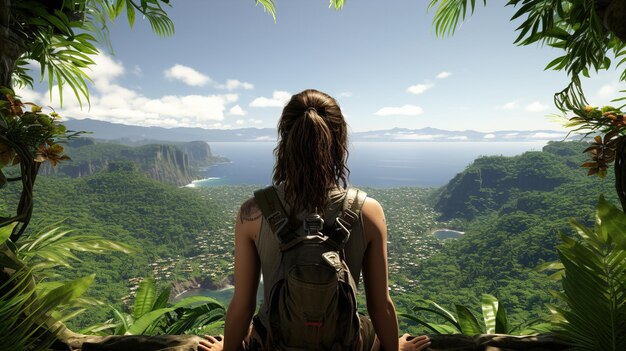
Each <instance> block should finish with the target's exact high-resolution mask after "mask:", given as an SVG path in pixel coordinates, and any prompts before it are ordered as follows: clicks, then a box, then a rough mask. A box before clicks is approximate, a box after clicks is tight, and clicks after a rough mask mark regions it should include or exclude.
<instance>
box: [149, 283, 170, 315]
mask: <svg viewBox="0 0 626 351" xmlns="http://www.w3.org/2000/svg"><path fill="white" fill-rule="evenodd" d="M171 292H172V289H171V287H169V286H168V287H167V288H165V289H163V291H161V293H160V294H159V296H158V297H157V298H156V300H154V305H153V306H152V309H153V310H156V309H159V308H164V307H167V303H168V301H169V300H170V294H171Z"/></svg>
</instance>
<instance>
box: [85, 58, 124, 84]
mask: <svg viewBox="0 0 626 351" xmlns="http://www.w3.org/2000/svg"><path fill="white" fill-rule="evenodd" d="M92 59H93V61H94V63H95V64H94V65H92V66H90V71H91V72H88V73H87V74H88V75H89V77H91V79H92V80H93V81H94V83H95V84H98V82H101V83H102V82H109V81H111V80H113V79H115V78H117V77H119V76H121V75H122V74H124V66H123V65H122V63H121V62H117V61H114V60H113V58H111V56H109V55H106V54H100V55H96V56H92Z"/></svg>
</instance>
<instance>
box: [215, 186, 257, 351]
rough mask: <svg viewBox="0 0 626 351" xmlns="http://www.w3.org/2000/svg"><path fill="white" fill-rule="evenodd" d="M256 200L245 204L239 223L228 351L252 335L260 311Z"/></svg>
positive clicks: (228, 317) (226, 329) (228, 316)
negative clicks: (250, 332)
mask: <svg viewBox="0 0 626 351" xmlns="http://www.w3.org/2000/svg"><path fill="white" fill-rule="evenodd" d="M261 220H262V216H261V210H259V208H258V207H257V205H256V202H255V201H254V198H251V199H249V200H248V201H246V202H244V203H243V204H242V205H241V208H240V210H239V214H238V215H237V222H236V224H235V292H234V295H233V298H232V300H231V301H230V305H228V310H227V312H226V325H225V327H224V350H226V351H235V350H238V349H239V348H240V347H241V342H242V341H243V339H244V338H245V336H246V335H247V333H248V328H249V327H250V321H251V320H252V316H253V315H254V311H255V308H256V292H257V288H258V286H259V275H260V261H259V255H258V253H257V251H256V246H255V244H254V239H255V238H256V235H257V234H258V233H259V229H260V227H261Z"/></svg>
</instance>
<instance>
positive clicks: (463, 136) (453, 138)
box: [448, 135, 467, 140]
mask: <svg viewBox="0 0 626 351" xmlns="http://www.w3.org/2000/svg"><path fill="white" fill-rule="evenodd" d="M448 139H450V140H467V136H465V135H455V136H451V137H448Z"/></svg>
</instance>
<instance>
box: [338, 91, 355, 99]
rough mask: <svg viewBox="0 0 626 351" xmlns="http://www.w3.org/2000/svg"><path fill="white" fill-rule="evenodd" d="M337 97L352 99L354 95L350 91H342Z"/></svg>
mask: <svg viewBox="0 0 626 351" xmlns="http://www.w3.org/2000/svg"><path fill="white" fill-rule="evenodd" d="M337 96H338V97H340V98H341V97H347V98H348V97H353V96H354V93H353V92H351V91H342V92H341V93H339V95H337Z"/></svg>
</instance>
